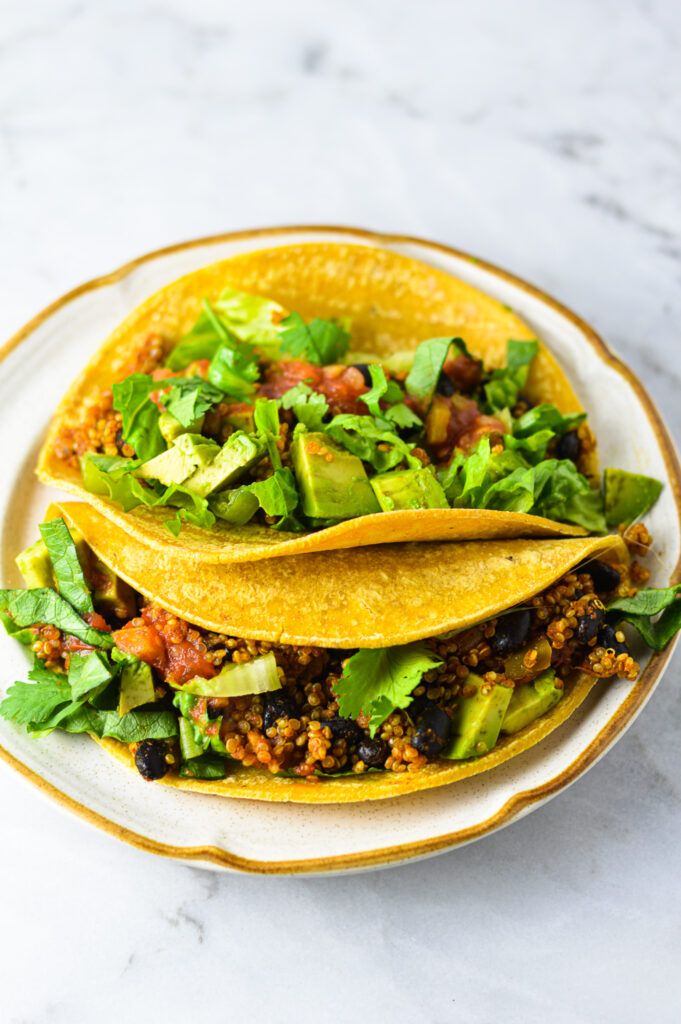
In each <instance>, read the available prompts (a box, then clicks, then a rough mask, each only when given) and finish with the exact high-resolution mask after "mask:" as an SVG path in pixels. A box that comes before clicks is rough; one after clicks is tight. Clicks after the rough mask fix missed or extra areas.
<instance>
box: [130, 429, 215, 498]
mask: <svg viewBox="0 0 681 1024" xmlns="http://www.w3.org/2000/svg"><path fill="white" fill-rule="evenodd" d="M219 451H220V446H219V445H218V444H216V442H215V441H211V440H210V439H209V438H206V437H203V436H202V435H201V434H180V435H179V437H177V438H176V439H175V440H174V441H173V443H172V445H171V446H170V448H168V450H167V451H165V452H161V454H160V455H156V456H155V457H154V458H153V459H149V461H148V462H145V463H144V464H143V465H142V466H140V468H139V469H138V470H137V476H139V477H141V478H142V479H143V480H159V481H160V482H161V483H162V484H164V485H165V486H166V487H169V486H170V485H171V484H182V483H184V482H185V480H187V479H188V478H189V477H190V476H191V475H192V473H194V472H195V471H196V470H197V468H201V467H204V466H207V465H209V464H210V463H211V462H212V461H213V460H214V459H215V458H216V457H217V455H218V453H219Z"/></svg>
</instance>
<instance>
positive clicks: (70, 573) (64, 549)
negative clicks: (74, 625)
mask: <svg viewBox="0 0 681 1024" xmlns="http://www.w3.org/2000/svg"><path fill="white" fill-rule="evenodd" d="M39 529H40V534H41V536H42V538H43V540H44V541H45V547H46V548H47V553H48V555H49V556H50V561H51V562H52V569H53V570H54V576H55V579H56V581H57V586H58V587H59V593H60V594H61V596H62V597H63V598H64V599H65V600H66V601H68V602H69V604H70V605H72V606H73V607H74V608H75V609H76V611H77V612H79V614H80V615H86V614H87V613H88V612H93V611H94V610H95V609H94V605H93V604H92V598H91V596H90V588H89V587H88V585H87V582H86V580H85V576H84V574H83V569H82V567H81V564H80V560H79V558H78V552H77V550H76V545H75V544H74V542H73V538H72V537H71V534H70V533H69V528H68V526H67V525H66V523H65V522H64V520H63V519H51V520H50V522H49V523H41V524H40V527H39Z"/></svg>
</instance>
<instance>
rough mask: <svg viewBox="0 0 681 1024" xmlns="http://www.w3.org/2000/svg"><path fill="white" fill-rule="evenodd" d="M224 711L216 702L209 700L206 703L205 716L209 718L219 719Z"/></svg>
mask: <svg viewBox="0 0 681 1024" xmlns="http://www.w3.org/2000/svg"><path fill="white" fill-rule="evenodd" d="M223 711H224V708H223V707H221V706H220V702H219V701H217V700H209V701H207V702H206V714H207V715H208V717H209V718H220V716H221V715H222V713H223Z"/></svg>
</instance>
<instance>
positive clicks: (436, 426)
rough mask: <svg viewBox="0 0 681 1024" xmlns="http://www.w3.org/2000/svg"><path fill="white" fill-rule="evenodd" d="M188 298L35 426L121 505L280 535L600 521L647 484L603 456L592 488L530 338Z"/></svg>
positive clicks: (582, 426)
mask: <svg viewBox="0 0 681 1024" xmlns="http://www.w3.org/2000/svg"><path fill="white" fill-rule="evenodd" d="M202 310H203V311H202V312H201V314H200V316H199V318H198V320H197V321H196V323H195V324H194V326H193V327H192V329H191V330H190V331H189V332H188V333H186V334H185V335H184V337H182V339H181V340H180V341H179V342H176V343H175V344H172V343H171V342H169V341H168V340H167V339H165V338H164V336H163V334H162V332H160V333H155V334H152V335H150V336H149V337H148V338H147V340H146V342H145V344H144V345H143V346H141V347H140V348H139V349H138V350H137V352H136V354H135V356H134V360H133V361H132V362H131V363H130V364H129V365H128V366H127V367H124V368H122V369H121V372H120V374H119V379H118V380H116V381H115V382H114V383H113V384H112V386H111V387H110V388H107V389H105V390H103V391H101V392H99V393H98V394H92V395H90V396H89V403H88V404H87V405H83V406H82V407H81V409H80V412H79V416H80V418H79V419H78V420H77V421H76V422H73V421H70V422H68V423H67V424H62V425H61V427H60V429H59V431H58V432H57V433H56V435H55V436H54V437H53V438H52V439H51V441H50V444H51V446H52V456H53V458H54V459H57V460H59V461H61V462H62V463H63V464H64V466H65V467H68V469H69V470H70V471H74V470H77V471H78V472H79V473H80V479H81V483H82V486H83V487H84V488H85V489H86V490H87V491H88V492H90V494H94V495H98V496H101V497H103V498H104V499H106V500H107V501H112V502H114V503H116V504H117V505H118V506H120V507H121V508H122V509H123V510H124V511H125V512H128V511H131V510H133V509H136V508H137V509H139V508H140V507H142V508H147V509H156V510H163V512H165V514H166V515H165V518H164V523H165V526H166V527H167V529H168V530H170V531H172V533H174V534H175V535H178V534H179V533H180V530H181V529H182V526H183V524H185V523H190V524H192V525H193V526H195V527H200V528H205V529H210V528H211V527H213V526H214V525H215V524H216V522H219V523H222V524H226V525H228V526H233V527H243V526H244V525H245V524H254V525H258V526H260V527H263V526H267V527H271V528H272V529H274V530H279V531H285V532H288V533H293V534H295V533H297V532H310V531H316V530H320V529H324V528H327V527H332V526H335V525H337V524H339V523H341V522H344V521H347V520H350V519H354V518H357V517H362V516H368V515H372V514H375V513H380V512H395V511H404V510H414V509H450V508H454V509H488V510H496V511H502V512H513V513H529V514H531V515H534V516H541V517H544V518H546V519H550V520H553V521H556V522H562V523H567V524H572V525H573V526H577V527H581V528H583V529H584V530H586V531H587V532H588V533H604V532H605V531H606V529H607V527H608V525H615V526H617V525H619V524H620V522H630V521H631V520H632V519H633V518H635V517H638V516H640V515H642V514H643V513H644V512H645V511H647V509H648V508H649V507H650V506H651V505H652V504H653V503H654V501H655V500H656V499H657V497H658V495H659V493H660V485H659V484H658V483H657V481H654V480H651V479H649V478H643V477H639V476H633V475H632V474H626V473H625V474H623V473H622V472H621V471H615V470H606V473H605V483H606V488H605V491H604V492H602V491H601V489H599V488H598V487H597V486H596V485H597V482H598V481H597V477H596V475H595V440H594V437H593V435H592V433H591V431H590V429H589V427H588V426H587V424H586V414H585V413H583V412H569V413H562V412H561V411H559V409H558V408H557V407H556V406H555V405H552V404H550V403H541V404H537V405H533V404H532V402H531V401H530V399H529V398H528V397H527V395H526V393H525V391H524V388H525V385H526V382H527V380H528V374H529V373H530V370H531V366H532V363H533V360H534V359H535V357H536V356H537V353H538V351H539V344H538V342H537V341H532V340H525V341H513V340H509V341H508V342H507V346H506V361H505V365H503V366H497V367H496V368H494V369H492V368H490V367H488V366H486V365H485V364H484V363H483V360H481V359H479V358H478V357H477V356H476V355H475V354H472V353H471V352H469V350H468V348H467V347H466V343H465V341H464V340H463V339H462V338H458V337H444V338H440V337H439V338H432V339H429V340H425V341H422V342H421V343H420V344H419V345H418V346H417V347H416V348H415V350H414V351H410V352H393V353H392V354H391V355H387V356H384V357H382V358H381V357H378V356H373V355H370V354H369V355H367V354H362V353H358V352H354V353H353V352H352V325H351V323H348V322H347V321H342V320H338V319H337V320H323V319H321V318H319V317H317V318H314V319H312V320H310V321H308V322H306V321H305V320H304V319H303V318H302V316H300V315H299V314H298V313H297V312H288V311H287V310H286V309H284V308H283V307H282V306H281V305H279V304H278V303H277V302H274V301H272V300H270V299H267V298H263V297H259V296H256V295H251V294H247V293H244V292H240V291H237V290H235V289H233V288H227V289H225V290H224V291H223V292H222V294H221V295H220V297H219V299H218V300H217V301H216V302H215V303H212V304H211V303H210V302H209V301H208V299H206V298H204V299H203V306H202ZM623 490H624V494H625V500H624V503H622V500H621V496H622V491H623ZM608 491H609V492H610V493H608ZM627 493H629V495H630V499H631V498H633V499H634V505H635V508H632V507H631V500H629V501H627V498H626V495H627Z"/></svg>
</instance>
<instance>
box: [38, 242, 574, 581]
mask: <svg viewBox="0 0 681 1024" xmlns="http://www.w3.org/2000/svg"><path fill="white" fill-rule="evenodd" d="M227 286H231V287H234V288H237V289H241V290H243V291H247V292H253V293H257V294H260V295H263V296H267V297H270V298H272V299H275V300H276V301H277V302H279V303H281V304H282V305H283V306H285V307H286V308H287V309H290V310H296V311H298V312H300V313H301V315H302V316H304V317H306V318H310V317H313V316H320V317H334V316H335V317H340V316H343V317H347V316H349V317H350V318H351V320H352V344H353V348H354V349H355V350H356V351H362V352H373V353H376V355H377V356H386V355H389V354H390V353H394V352H400V351H405V350H413V349H414V348H416V346H417V345H418V343H419V342H421V341H423V340H424V339H426V338H432V337H437V336H447V335H451V336H461V337H463V338H464V340H465V341H466V343H467V344H468V346H469V348H470V349H471V351H472V352H473V353H474V354H476V355H478V356H480V357H482V358H483V360H484V362H485V364H486V365H487V366H492V367H493V366H498V365H501V364H503V362H504V359H505V354H506V342H507V340H508V339H510V338H513V339H517V340H523V339H525V340H528V339H531V338H533V337H534V333H533V331H532V330H530V328H529V327H528V326H527V325H526V324H524V323H523V322H522V321H521V320H520V319H518V317H517V316H516V315H515V314H514V313H513V312H512V311H511V310H510V309H508V308H507V307H505V306H503V305H502V304H501V303H499V302H497V301H496V300H495V299H492V298H491V297H490V296H488V295H485V294H483V293H482V292H480V291H478V290H477V289H476V288H473V287H472V286H471V285H468V284H465V283H464V282H462V281H458V280H456V279H455V278H453V277H450V276H449V275H448V274H445V273H444V272H443V271H440V270H436V269H435V268H434V267H431V266H428V265H426V264H424V263H420V262H417V261H415V260H411V259H408V258H407V257H405V256H399V255H397V254H396V253H393V252H390V251H388V250H386V249H376V248H371V247H368V246H360V245H342V244H337V243H312V244H307V245H294V246H281V247H278V248H275V249H267V250H262V251H260V252H253V253H246V254H245V255H242V256H237V257H233V258H232V259H229V260H223V261H221V262H219V263H215V264H213V265H212V266H209V267H205V268H204V269H202V270H198V271H196V272H194V273H192V274H189V275H187V276H186V277H183V278H181V279H180V280H179V281H175V282H174V283H172V284H170V285H168V286H167V287H165V288H163V289H162V290H161V291H159V292H157V293H156V294H155V295H152V296H151V298H150V299H148V300H147V301H146V302H145V303H143V304H142V305H141V306H139V307H138V308H137V309H136V310H134V312H133V313H131V314H130V316H129V317H128V318H127V319H126V320H125V321H124V322H123V323H122V324H121V325H120V327H118V328H117V329H116V330H115V331H114V333H113V334H112V335H111V337H110V338H109V339H108V340H107V341H106V342H105V343H104V345H103V346H102V348H101V349H100V350H99V351H98V352H97V353H96V354H95V356H94V357H93V359H92V360H91V362H90V363H89V364H88V366H87V367H86V368H85V370H84V371H83V373H82V374H81V375H80V377H79V378H78V379H77V380H76V381H75V383H74V384H73V385H72V387H71V388H70V389H69V391H68V392H67V394H66V396H65V398H64V399H63V401H62V403H61V404H60V406H59V409H58V410H57V413H56V415H55V417H54V420H53V421H52V424H51V426H50V429H49V432H48V436H47V440H46V441H45V444H44V446H43V449H42V451H41V454H40V458H39V463H38V474H39V476H40V478H41V479H42V480H43V481H44V482H45V483H48V484H52V485H53V486H55V487H59V488H61V489H62V490H64V491H68V492H70V493H71V494H74V495H76V496H77V497H79V498H82V499H84V500H86V501H88V502H90V503H91V504H93V505H94V506H95V507H96V508H97V509H98V510H99V511H100V512H102V513H103V514H104V515H105V516H107V517H108V518H110V519H111V520H112V521H113V522H115V523H116V524H118V525H119V526H122V527H123V528H124V529H126V530H127V531H128V532H129V533H131V534H133V535H136V536H139V537H140V538H142V539H143V540H144V541H145V542H146V543H147V544H149V545H150V546H151V547H154V548H155V549H157V550H160V549H165V548H168V547H172V548H173V549H174V550H175V552H176V554H177V556H178V557H181V558H186V559H188V560H190V561H191V562H192V563H194V562H196V561H197V560H200V561H206V562H241V561H253V560H256V559H265V558H272V557H274V556H288V555H296V554H307V553H309V552H315V551H326V550H332V549H335V548H341V547H359V546H364V545H371V544H383V543H394V542H401V541H435V540H466V539H479V538H490V537H517V536H563V535H565V536H579V535H582V534H583V533H584V531H583V530H581V529H580V528H579V527H576V526H574V527H573V526H570V525H566V524H561V523H552V522H551V521H550V520H546V519H541V518H539V517H536V516H526V515H521V514H517V513H511V512H483V511H477V510H460V509H423V510H419V511H409V512H384V513H381V514H380V515H376V516H365V517H362V518H360V519H352V520H348V521H347V522H343V523H340V524H338V525H337V526H334V527H331V528H328V529H325V530H319V531H317V532H315V533H310V534H294V533H283V532H282V533H279V532H277V531H274V530H271V529H268V528H267V527H260V526H257V525H255V524H247V525H246V526H244V527H238V528H237V527H230V526H228V525H227V524H216V527H215V528H213V530H211V531H206V530H200V529H197V528H195V527H191V526H189V525H186V526H184V527H183V530H182V533H181V535H180V537H179V538H178V539H175V538H174V537H173V535H172V534H171V533H170V531H169V530H168V529H167V528H166V527H165V526H164V525H163V522H164V520H165V519H167V518H168V516H169V513H168V511H167V510H165V509H147V508H138V509H134V510H133V511H131V512H123V511H122V510H121V509H120V507H119V506H118V505H116V504H115V503H113V502H111V501H108V500H107V499H105V498H102V497H99V496H96V495H93V494H90V493H89V492H88V491H86V490H85V489H84V488H83V486H82V482H81V478H80V473H79V471H78V470H76V469H74V468H72V467H70V466H67V465H66V463H64V462H63V461H62V460H60V459H58V458H57V456H56V455H55V453H54V442H55V439H56V438H57V437H58V435H59V434H60V433H61V431H62V430H63V429H64V428H65V427H68V426H70V425H75V424H76V423H78V422H79V421H81V420H82V415H83V410H84V409H86V408H87V406H88V405H89V404H91V403H92V402H93V401H94V400H95V399H96V398H97V397H98V395H99V394H100V393H101V392H102V391H103V390H107V389H109V388H110V387H111V384H112V383H113V382H114V381H116V380H119V379H121V378H122V377H123V376H125V375H126V369H125V368H126V367H127V366H128V365H129V364H130V363H131V361H132V359H133V357H134V354H135V353H136V352H137V351H138V350H139V348H140V346H141V345H143V344H144V342H145V340H146V338H147V337H148V336H149V334H151V333H157V334H161V335H162V336H163V337H164V338H165V339H167V340H168V341H169V342H170V343H171V344H175V343H177V342H178V341H179V340H180V339H181V338H182V336H183V335H184V334H185V333H186V332H187V331H188V330H189V329H190V328H191V326H192V325H193V324H194V322H195V321H196V319H197V317H198V316H199V313H200V312H201V301H202V299H203V298H204V297H205V298H208V299H209V300H210V301H215V300H216V299H217V298H218V296H219V294H220V292H221V291H222V290H223V289H224V288H225V287H227ZM525 391H526V393H527V396H528V397H529V398H530V400H531V401H533V402H534V403H538V402H552V403H553V404H555V405H556V406H558V408H559V409H560V410H561V411H562V412H564V413H568V412H576V411H580V408H581V407H580V404H579V401H578V399H577V397H576V395H575V394H574V392H573V390H572V388H571V386H570V384H569V382H568V380H567V378H566V377H565V374H564V373H563V371H562V370H561V369H560V367H559V366H558V364H557V362H556V360H555V359H554V357H553V356H552V355H551V353H550V352H549V351H548V350H547V349H546V348H545V347H544V346H543V345H541V343H540V350H539V353H538V355H537V357H536V358H535V360H534V361H533V365H532V368H531V372H530V376H529V380H528V384H527V387H526V388H525Z"/></svg>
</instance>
